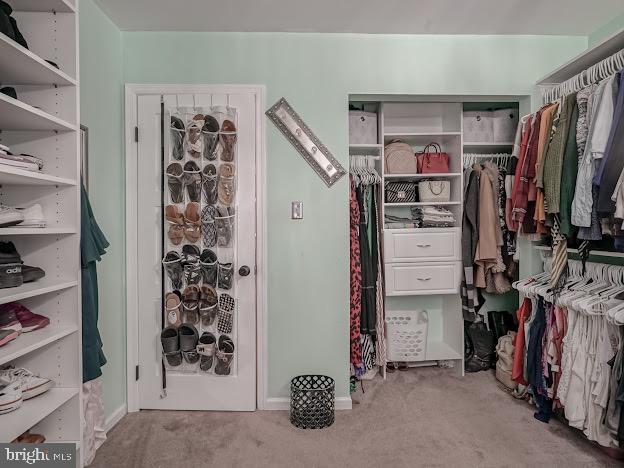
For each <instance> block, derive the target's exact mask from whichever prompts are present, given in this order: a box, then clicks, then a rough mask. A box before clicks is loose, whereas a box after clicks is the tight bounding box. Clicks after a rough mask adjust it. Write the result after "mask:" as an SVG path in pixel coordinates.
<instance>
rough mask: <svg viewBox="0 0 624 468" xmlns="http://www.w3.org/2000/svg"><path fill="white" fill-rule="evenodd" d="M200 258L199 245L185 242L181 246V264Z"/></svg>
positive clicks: (194, 261)
mask: <svg viewBox="0 0 624 468" xmlns="http://www.w3.org/2000/svg"><path fill="white" fill-rule="evenodd" d="M199 258H200V254H199V247H197V246H196V245H190V244H187V245H185V246H183V247H182V264H183V265H188V264H190V263H198V262H199Z"/></svg>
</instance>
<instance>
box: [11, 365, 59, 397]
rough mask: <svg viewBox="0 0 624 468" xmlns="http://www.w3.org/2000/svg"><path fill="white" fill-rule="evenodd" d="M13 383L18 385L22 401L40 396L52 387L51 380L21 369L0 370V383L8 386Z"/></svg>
mask: <svg viewBox="0 0 624 468" xmlns="http://www.w3.org/2000/svg"><path fill="white" fill-rule="evenodd" d="M15 382H17V383H19V386H20V389H21V390H22V398H23V399H24V400H28V399H30V398H34V397H36V396H38V395H41V394H42V393H45V392H47V391H48V390H50V389H51V388H52V387H54V382H53V381H52V380H50V379H46V378H45V377H39V376H38V375H35V374H33V373H32V372H31V371H29V370H28V369H24V368H23V367H19V368H13V367H9V368H7V369H2V370H0V383H3V384H5V385H9V384H12V383H15Z"/></svg>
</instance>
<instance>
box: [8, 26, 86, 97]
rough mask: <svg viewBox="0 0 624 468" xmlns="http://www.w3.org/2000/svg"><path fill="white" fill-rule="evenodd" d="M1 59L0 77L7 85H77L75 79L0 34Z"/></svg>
mask: <svg viewBox="0 0 624 468" xmlns="http://www.w3.org/2000/svg"><path fill="white" fill-rule="evenodd" d="M0 57H2V58H3V59H2V62H0V76H2V83H3V84H5V85H7V84H12V85H46V84H47V85H58V86H75V85H76V80H75V79H73V78H72V77H70V76H69V75H67V74H66V73H64V72H62V71H61V70H59V69H57V68H55V67H53V66H52V65H50V64H49V63H48V62H46V61H45V60H43V59H42V58H41V57H39V56H38V55H36V54H34V53H32V52H31V51H30V50H28V49H26V48H25V47H22V46H21V45H19V44H18V43H17V42H15V41H13V40H12V39H10V38H9V37H8V36H5V35H4V34H0Z"/></svg>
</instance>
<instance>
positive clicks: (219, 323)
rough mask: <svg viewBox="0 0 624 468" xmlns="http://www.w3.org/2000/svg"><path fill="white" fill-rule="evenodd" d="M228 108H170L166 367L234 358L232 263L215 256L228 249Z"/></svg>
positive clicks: (195, 367)
mask: <svg viewBox="0 0 624 468" xmlns="http://www.w3.org/2000/svg"><path fill="white" fill-rule="evenodd" d="M228 112H229V110H226V112H225V115H221V116H220V115H219V114H223V111H222V110H219V109H217V110H215V114H214V116H213V115H210V114H204V113H196V112H195V109H179V112H174V113H173V114H172V115H171V130H170V138H171V145H170V146H171V161H170V162H169V163H168V164H167V165H166V167H165V174H164V177H165V178H166V181H167V186H168V191H169V201H170V204H168V205H166V206H165V207H164V219H165V221H166V226H165V227H164V229H165V231H166V235H167V239H168V241H169V244H170V246H172V247H173V248H180V250H169V251H168V252H167V253H166V254H165V255H164V258H163V262H162V263H163V268H164V270H165V273H166V277H167V279H168V284H169V285H170V288H171V289H169V290H168V291H166V292H165V294H164V309H165V310H164V314H165V320H164V322H165V327H164V329H163V331H162V332H161V343H162V348H163V355H164V358H165V362H166V364H167V365H168V368H169V369H176V370H179V371H181V372H196V371H203V372H210V373H214V374H217V375H230V373H231V367H232V362H233V359H234V340H233V339H232V338H231V337H230V336H229V335H231V334H232V333H233V332H234V312H235V299H234V297H233V296H232V295H231V293H232V291H231V290H232V288H233V276H234V264H233V262H232V261H220V260H219V258H220V255H222V254H223V253H224V252H226V251H231V252H232V255H231V257H232V258H233V251H234V250H233V249H234V245H233V240H234V218H235V217H234V208H233V206H232V205H233V204H234V200H235V195H236V183H235V181H236V178H235V175H236V170H235V144H236V138H237V136H236V126H235V124H234V116H233V115H232V114H231V113H228ZM219 120H221V121H222V123H221V124H219ZM200 246H201V247H200ZM223 249H225V250H223ZM222 250H223V251H222ZM229 257H230V256H228V258H229ZM166 289H168V288H166Z"/></svg>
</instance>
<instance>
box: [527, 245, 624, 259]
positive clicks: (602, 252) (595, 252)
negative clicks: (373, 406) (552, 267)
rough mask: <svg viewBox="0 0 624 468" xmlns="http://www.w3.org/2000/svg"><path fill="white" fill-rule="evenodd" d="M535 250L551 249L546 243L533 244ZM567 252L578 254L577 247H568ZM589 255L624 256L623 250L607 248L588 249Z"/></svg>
mask: <svg viewBox="0 0 624 468" xmlns="http://www.w3.org/2000/svg"><path fill="white" fill-rule="evenodd" d="M534 247H535V249H536V250H543V251H548V252H550V250H552V249H551V248H550V247H549V246H547V245H535V246H534ZM568 253H571V254H578V253H579V251H578V249H568ZM589 256H590V257H591V256H594V257H616V258H617V257H619V258H624V252H611V251H608V250H590V251H589Z"/></svg>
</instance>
